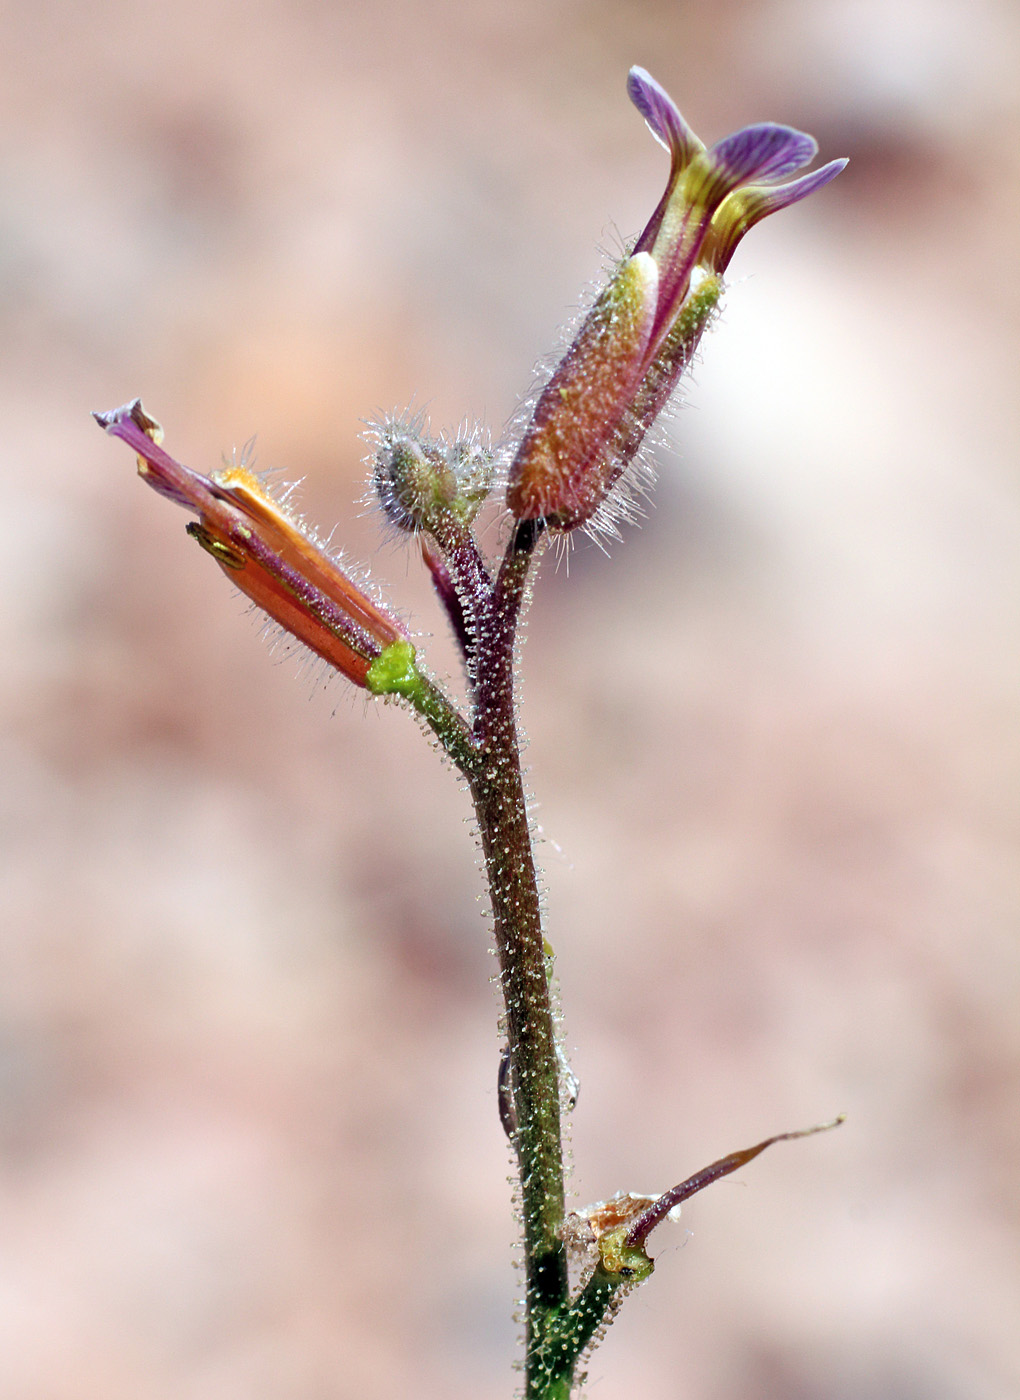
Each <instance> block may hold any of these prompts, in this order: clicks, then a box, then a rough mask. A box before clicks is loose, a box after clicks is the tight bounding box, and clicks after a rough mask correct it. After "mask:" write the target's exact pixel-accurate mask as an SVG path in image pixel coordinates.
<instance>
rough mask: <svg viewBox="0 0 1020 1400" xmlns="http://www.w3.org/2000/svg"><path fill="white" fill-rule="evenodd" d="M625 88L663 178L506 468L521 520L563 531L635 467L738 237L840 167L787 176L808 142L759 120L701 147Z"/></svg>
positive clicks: (647, 96)
mask: <svg viewBox="0 0 1020 1400" xmlns="http://www.w3.org/2000/svg"><path fill="white" fill-rule="evenodd" d="M627 89H628V92H629V94H630V98H631V101H632V102H633V103H634V105H635V106H636V107H637V109H638V111H639V112H640V113H641V115H642V116H643V117H644V118H645V120H646V122H647V123H648V125H649V127H650V128H651V131H652V133H653V135H654V136H655V137H656V139H657V140H658V141H660V142H661V144H662V145H663V146H665V147H666V149H667V150H668V151H669V154H670V162H671V164H670V173H669V182H668V184H667V186H666V191H665V193H664V194H663V196H662V198H661V200H660V201H659V204H658V206H657V208H656V210H655V212H654V214H653V215H652V217H651V219H650V220H649V222H648V225H647V227H646V228H645V230H644V232H643V233H642V234H641V236H640V238H639V239H638V240H637V242H636V244H635V245H634V249H633V251H632V253H631V254H630V256H629V257H627V258H625V259H624V260H623V262H622V263H621V264H620V266H619V267H618V269H617V271H616V273H615V275H614V276H613V278H612V280H611V281H610V283H609V285H608V287H607V288H606V289H605V291H604V292H603V293H602V295H601V296H600V297H599V299H598V301H597V302H596V303H595V306H594V307H593V309H592V310H591V312H590V313H589V315H588V316H587V317H586V319H585V321H584V323H583V325H582V326H581V329H580V331H579V332H578V335H577V337H576V339H575V340H574V343H573V344H572V345H571V347H570V349H569V350H568V351H567V353H566V355H565V356H564V358H563V360H562V362H561V363H560V365H559V367H558V369H557V370H556V372H555V373H554V375H553V377H552V379H551V380H550V381H549V383H548V384H547V385H546V387H545V389H544V390H543V392H542V394H541V396H540V398H539V400H538V404H537V405H536V407H535V412H534V415H533V417H532V419H531V423H530V424H529V426H528V429H527V431H526V432H525V435H524V438H523V440H522V442H521V445H520V448H519V449H518V451H517V455H516V457H515V459H514V462H513V465H512V467H511V471H510V485H509V490H508V493H507V504H508V506H509V507H510V509H511V511H512V512H513V514H514V515H515V517H516V518H517V519H519V520H535V519H542V520H544V521H545V522H546V524H548V525H549V526H551V527H553V528H555V529H559V530H572V529H574V528H575V527H576V526H578V525H582V524H584V523H585V522H586V521H588V520H590V519H591V518H592V516H593V515H594V514H595V513H596V511H597V510H598V509H599V507H600V506H601V505H602V504H603V502H604V501H605V500H606V496H607V493H608V492H609V490H610V488H611V487H612V486H613V484H614V483H615V482H616V481H617V480H618V479H619V477H620V476H621V475H622V473H623V471H624V470H625V468H626V467H627V466H628V464H629V463H630V462H631V461H632V460H633V458H634V456H635V454H636V453H637V450H638V448H639V447H640V445H641V442H642V440H643V438H644V436H645V433H646V432H647V431H648V428H649V427H650V426H651V424H652V423H653V422H654V420H655V418H656V417H657V415H658V414H659V413H660V412H661V410H662V409H663V408H664V407H665V405H666V403H667V402H668V400H669V397H670V395H671V393H672V391H673V389H674V388H675V387H676V384H677V381H678V380H679V378H680V375H681V374H682V373H683V370H684V369H685V368H686V366H687V365H688V364H689V363H690V360H691V357H692V355H693V354H694V351H695V350H696V348H697V345H698V342H699V340H700V339H701V336H702V334H703V332H704V330H705V329H706V327H707V326H708V324H709V322H710V320H711V317H712V313H713V311H714V310H715V307H716V305H717V304H718V301H719V297H720V295H721V293H722V273H723V272H724V271H725V270H726V267H727V266H728V264H729V261H730V258H731V257H732V256H733V251H734V249H735V248H736V246H737V244H738V243H739V241H740V239H741V238H742V237H743V235H744V234H745V233H746V232H747V230H748V229H749V228H751V227H752V226H753V225H754V224H756V223H757V222H758V221H759V220H760V219H763V218H765V216H766V215H767V214H771V213H774V212H775V210H777V209H782V208H785V207H786V205H788V204H793V203H795V202H796V201H797V200H799V199H803V198H804V197H805V196H806V195H809V194H811V193H812V192H813V191H814V190H816V189H819V188H820V187H821V186H822V185H824V184H826V183H827V182H828V181H829V180H831V179H833V177H834V176H836V175H838V174H839V172H840V171H841V170H842V169H843V167H844V166H845V164H846V161H843V160H837V161H831V162H830V163H829V164H828V165H825V166H822V167H821V169H819V170H816V171H814V172H812V173H811V174H808V175H804V176H801V177H800V178H799V179H795V180H786V179H785V177H786V176H788V175H792V174H793V173H794V172H795V171H797V170H800V169H802V168H803V167H804V166H805V165H807V164H808V163H809V162H810V161H811V160H812V159H813V158H814V156H815V154H816V153H817V150H818V147H817V145H816V143H815V141H814V140H813V138H812V137H810V136H806V135H805V134H804V133H803V132H801V131H795V130H794V129H793V128H792V127H788V126H778V125H776V124H775V123H773V122H764V123H760V124H758V125H756V126H748V127H744V128H743V129H742V130H741V131H737V132H735V133H734V134H733V135H732V136H727V137H725V138H724V139H723V140H722V141H719V142H717V143H716V144H715V145H714V146H712V147H711V148H708V149H706V147H705V145H704V144H703V142H701V141H699V139H698V138H697V137H696V136H695V135H694V133H693V132H692V131H691V129H690V127H689V126H688V125H687V123H686V122H685V121H684V119H683V117H682V116H681V115H680V112H679V110H678V109H677V107H676V105H675V104H674V103H673V101H672V99H671V98H670V97H669V96H668V94H667V93H666V92H665V91H664V90H663V89H662V88H661V87H660V86H659V84H658V83H656V82H655V80H654V79H653V78H652V77H650V76H649V74H648V73H646V72H645V70H644V69H643V68H632V69H631V72H630V77H629V79H628V84H627Z"/></svg>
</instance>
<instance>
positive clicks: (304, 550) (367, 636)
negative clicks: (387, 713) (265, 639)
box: [94, 399, 414, 694]
mask: <svg viewBox="0 0 1020 1400" xmlns="http://www.w3.org/2000/svg"><path fill="white" fill-rule="evenodd" d="M94 417H95V419H96V421H97V422H98V423H99V425H100V427H102V428H105V429H106V431H107V432H108V433H110V434H111V435H112V436H114V437H119V438H121V439H122V441H124V442H126V443H127V444H128V445H129V446H130V447H132V448H133V449H134V450H135V452H136V453H137V454H138V470H139V472H140V474H141V475H142V477H143V478H144V480H145V481H147V482H148V484H149V485H150V486H151V487H153V489H154V490H156V491H158V492H159V493H160V495H163V496H166V497H168V498H169V499H170V500H172V501H174V502H176V503H177V504H178V505H181V506H184V507H185V508H186V509H187V510H190V511H193V512H194V513H195V514H196V515H197V516H198V520H197V521H196V522H193V523H192V524H190V525H189V526H188V533H189V534H190V535H191V536H192V538H193V539H195V540H196V541H197V542H198V543H199V544H200V545H201V546H202V548H203V549H205V550H206V552H207V553H208V554H210V555H211V556H212V557H213V558H214V559H215V560H216V562H217V563H218V564H219V565H220V567H221V568H222V569H223V571H224V572H225V573H226V574H227V576H228V578H229V579H230V581H231V583H233V584H234V585H235V586H236V587H237V588H239V589H240V591H241V592H242V593H244V594H245V595H246V596H247V597H248V598H250V599H251V600H252V602H254V603H256V604H257V605H258V606H259V607H260V608H262V609H263V611H264V612H266V613H268V614H269V616H270V617H271V618H272V619H273V620H274V621H275V622H278V623H279V624H280V625H281V627H283V628H284V629H285V630H286V631H287V632H290V633H291V634H292V635H293V636H294V637H296V638H297V639H298V641H300V642H303V643H304V645H305V646H307V647H308V648H309V650H311V651H313V652H315V654H316V655H317V656H321V657H322V658H323V659H324V660H325V661H328V662H329V664H330V665H331V666H334V667H335V668H336V669H337V670H338V671H340V672H341V673H342V674H343V675H345V676H346V677H347V678H348V679H349V680H352V681H354V683H355V684H356V685H360V686H364V687H365V688H367V689H370V690H372V691H373V692H374V693H376V694H389V693H396V694H405V693H408V692H409V690H410V688H411V687H412V680H411V673H412V672H413V671H414V648H413V646H412V645H411V643H410V641H409V639H408V635H407V631H406V629H405V628H404V626H403V625H402V623H401V622H400V621H399V620H398V619H397V618H396V617H394V616H393V615H392V614H391V613H389V612H388V611H387V610H386V609H385V608H383V607H382V606H381V605H380V604H378V603H376V602H374V601H373V600H372V599H371V598H369V597H368V595H367V594H366V593H365V592H364V591H363V590H362V589H361V588H359V587H358V585H357V584H356V583H355V582H354V581H353V580H352V579H351V578H350V577H349V576H348V575H347V574H346V573H345V572H344V570H343V569H342V568H341V567H340V565H339V563H338V562H337V560H336V559H334V558H333V557H332V555H330V554H328V553H327V552H326V550H325V549H324V548H323V547H322V546H321V545H320V544H319V543H318V541H317V540H316V539H315V538H314V537H313V536H312V534H311V533H310V531H308V530H307V529H306V528H305V527H304V525H303V524H302V523H301V522H300V521H298V520H296V519H295V518H294V517H293V516H292V515H290V514H289V513H288V512H287V510H286V509H285V508H284V507H283V506H282V505H281V503H280V502H279V501H276V500H274V499H273V498H272V497H271V496H270V495H269V493H268V492H267V491H266V489H265V487H264V485H263V484H262V482H261V481H259V479H258V478H257V477H256V476H255V475H254V474H253V473H252V472H251V471H249V470H248V469H247V468H246V467H243V466H231V467H227V468H225V469H224V470H222V471H217V472H213V473H212V474H211V475H210V476H202V475H200V474H199V473H198V472H194V471H192V470H191V469H190V468H189V467H185V466H182V464H181V463H180V462H176V461H175V460H174V459H173V458H172V457H171V456H170V455H169V454H168V453H166V452H164V451H163V449H162V447H160V446H159V443H160V440H161V439H162V430H161V429H160V427H159V424H158V423H156V421H155V420H154V419H153V418H151V417H150V416H149V415H148V414H147V413H146V412H145V410H144V409H143V408H142V405H141V402H140V400H138V399H135V400H134V401H133V402H132V403H128V404H125V405H124V406H123V407H122V408H118V409H114V410H113V411H112V412H110V413H97V414H95V415H94ZM394 648H398V650H396V651H395V650H394ZM386 655H389V657H390V658H391V662H390V664H389V666H385V665H384V666H382V667H380V668H379V669H377V670H373V667H375V665H376V663H377V662H378V661H379V660H380V658H382V657H383V656H386ZM398 658H399V660H398ZM390 680H392V681H393V684H392V686H390V687H389V688H387V683H388V681H390Z"/></svg>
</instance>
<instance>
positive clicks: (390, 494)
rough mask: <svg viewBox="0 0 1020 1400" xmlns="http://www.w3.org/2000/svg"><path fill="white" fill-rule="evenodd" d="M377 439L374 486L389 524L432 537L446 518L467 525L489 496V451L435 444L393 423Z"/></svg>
mask: <svg viewBox="0 0 1020 1400" xmlns="http://www.w3.org/2000/svg"><path fill="white" fill-rule="evenodd" d="M375 436H376V441H377V444H378V445H377V447H376V451H375V455H374V459H373V465H372V484H373V486H374V488H375V493H376V495H377V497H378V499H379V502H380V504H381V505H382V508H383V511H384V512H385V514H386V517H387V519H388V520H389V521H390V523H391V524H392V525H395V526H396V527H397V529H398V530H406V531H408V532H409V533H412V534H413V533H417V532H419V531H422V530H424V531H425V532H427V533H429V534H434V533H435V532H436V530H437V529H439V528H441V525H442V522H443V520H444V519H448V518H450V517H452V518H453V519H454V520H456V521H457V522H458V523H459V524H461V525H465V526H466V525H469V524H470V523H471V521H472V520H473V519H474V517H475V515H476V514H477V513H478V509H479V507H480V506H481V504H482V502H483V501H484V500H485V498H486V496H487V495H488V493H489V487H490V484H491V480H492V454H491V452H488V451H486V450H485V449H484V448H483V447H481V446H480V444H478V443H476V442H474V441H473V440H472V439H470V438H458V439H457V440H456V441H455V442H452V443H447V442H443V441H435V440H433V439H430V438H427V437H425V436H424V435H423V434H421V433H418V432H417V431H415V429H414V427H413V426H412V427H408V426H407V425H402V424H397V423H393V424H386V425H385V426H384V427H383V428H381V429H379V430H378V431H377V432H376V434H375Z"/></svg>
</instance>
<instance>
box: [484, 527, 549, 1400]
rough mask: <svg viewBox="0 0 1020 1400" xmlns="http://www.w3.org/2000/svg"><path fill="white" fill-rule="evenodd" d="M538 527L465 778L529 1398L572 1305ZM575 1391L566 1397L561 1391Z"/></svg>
mask: <svg viewBox="0 0 1020 1400" xmlns="http://www.w3.org/2000/svg"><path fill="white" fill-rule="evenodd" d="M538 538H539V531H538V530H537V529H536V528H535V527H534V526H533V525H532V524H526V525H522V526H520V527H519V528H518V529H517V531H516V533H515V535H514V538H513V540H512V541H511V544H510V547H509V548H508V550H507V554H506V558H505V559H504V561H503V565H502V568H501V569H500V572H499V575H498V577H497V579H496V581H495V584H494V585H493V587H492V590H491V593H490V594H489V599H488V605H487V606H486V607H485V608H483V609H480V615H479V619H478V636H477V655H476V657H475V665H474V667H473V677H474V691H475V701H476V713H475V736H476V739H477V741H478V744H479V747H480V750H481V756H480V760H479V761H478V762H477V765H476V766H475V767H474V769H473V771H471V772H469V773H467V774H466V775H465V776H466V777H467V780H468V783H469V786H470V789H471V795H472V798H473V800H474V804H475V811H476V813H477V817H478V828H479V832H480V835H481V842H482V851H483V854H484V857H485V867H486V873H487V875H488V882H489V890H490V895H491V899H492V912H493V922H494V925H495V935H496V950H497V954H498V957H499V968H500V982H501V985H502V989H503V1001H504V1006H505V1009H506V1034H507V1041H508V1045H509V1053H510V1084H511V1089H512V1095H513V1107H514V1113H515V1117H516V1131H515V1133H514V1146H515V1148H516V1151H517V1158H518V1165H519V1172H520V1181H521V1206H522V1212H523V1225H524V1258H525V1277H526V1294H525V1307H526V1332H527V1336H526V1345H527V1362H526V1366H527V1381H526V1389H525V1394H526V1396H527V1397H529V1400H538V1397H545V1396H547V1395H548V1393H549V1390H548V1382H549V1379H550V1377H549V1373H548V1370H547V1368H546V1367H545V1366H543V1365H541V1353H542V1351H543V1350H544V1345H543V1343H544V1340H545V1338H546V1336H547V1333H548V1331H549V1328H550V1324H551V1323H552V1321H553V1320H554V1318H555V1317H558V1316H559V1314H560V1313H561V1311H562V1309H563V1308H564V1306H565V1305H566V1301H567V1294H568V1285H567V1263H566V1249H565V1246H564V1244H563V1241H562V1240H561V1239H560V1236H559V1229H560V1226H561V1224H562V1222H563V1214H564V1185H563V1150H562V1144H561V1139H560V1084H559V1064H558V1061H557V1056H556V1034H555V1027H554V1024H553V1014H552V1005H551V1001H550V996H549V984H548V978H547V975H546V955H545V944H544V939H543V934H542V916H541V905H540V900H539V891H538V879H537V876H536V872H535V861H534V855H533V851H532V844H531V828H530V824H529V821H528V812H527V801H526V798H525V792H524V780H523V775H522V771H521V758H520V744H519V740H518V735H517V723H516V716H515V712H514V686H513V681H514V661H515V650H516V638H517V626H518V622H519V620H520V615H521V609H522V605H523V602H524V599H525V596H526V591H527V584H528V574H529V570H530V566H531V562H532V559H533V557H534V550H535V545H536V543H537V541H538ZM564 1393H566V1392H564Z"/></svg>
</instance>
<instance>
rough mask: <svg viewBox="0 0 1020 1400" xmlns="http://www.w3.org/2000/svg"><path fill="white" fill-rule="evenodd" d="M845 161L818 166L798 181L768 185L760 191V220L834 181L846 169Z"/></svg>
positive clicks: (831, 161)
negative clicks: (761, 207)
mask: <svg viewBox="0 0 1020 1400" xmlns="http://www.w3.org/2000/svg"><path fill="white" fill-rule="evenodd" d="M847 164H848V162H847V160H846V157H844V158H843V159H842V160H830V161H829V163H828V165H822V166H819V168H818V169H817V170H812V171H811V173H810V175H801V177H800V179H798V180H789V181H787V183H786V184H785V185H768V186H766V187H765V188H764V189H763V190H762V191H761V198H762V203H763V205H764V208H763V209H762V212H761V214H760V215H759V217H760V218H764V217H765V215H766V214H774V213H775V212H776V210H777V209H786V208H787V207H788V206H789V205H791V204H796V203H797V201H798V200H799V199H806V198H807V197H808V195H809V194H814V192H815V190H820V189H821V188H822V186H823V185H827V184H828V183H829V181H830V180H835V178H836V176H837V175H838V174H839V172H840V171H841V170H845V169H846V167H847Z"/></svg>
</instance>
